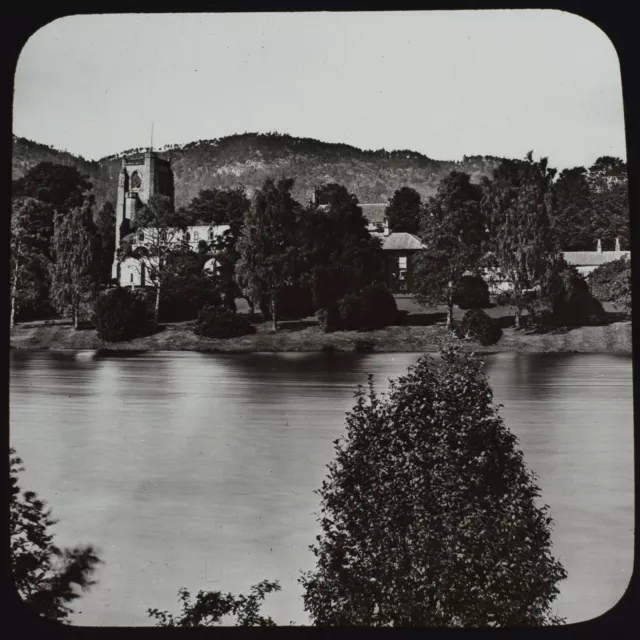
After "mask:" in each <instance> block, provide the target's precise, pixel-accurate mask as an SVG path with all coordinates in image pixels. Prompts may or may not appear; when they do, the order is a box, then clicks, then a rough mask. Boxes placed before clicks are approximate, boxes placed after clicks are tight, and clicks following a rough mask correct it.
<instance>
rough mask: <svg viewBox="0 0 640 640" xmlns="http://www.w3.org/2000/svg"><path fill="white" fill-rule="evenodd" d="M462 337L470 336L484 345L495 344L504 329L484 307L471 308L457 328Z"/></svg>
mask: <svg viewBox="0 0 640 640" xmlns="http://www.w3.org/2000/svg"><path fill="white" fill-rule="evenodd" d="M457 331H458V335H459V336H460V337H461V338H466V337H470V338H471V339H472V340H475V341H476V342H479V343H480V344H481V345H483V346H485V347H486V346H488V345H490V344H495V343H496V342H498V340H500V337H501V336H502V329H501V328H500V327H499V326H498V324H497V323H496V322H495V321H494V320H493V319H492V318H491V317H490V316H489V315H487V313H486V312H485V311H483V310H482V309H469V311H467V312H466V313H465V314H464V317H463V318H462V322H461V323H460V324H459V325H458V328H457Z"/></svg>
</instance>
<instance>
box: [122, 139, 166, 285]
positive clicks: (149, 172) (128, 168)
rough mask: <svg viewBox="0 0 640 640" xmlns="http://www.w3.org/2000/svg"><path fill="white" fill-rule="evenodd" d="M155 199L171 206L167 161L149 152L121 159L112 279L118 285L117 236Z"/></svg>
mask: <svg viewBox="0 0 640 640" xmlns="http://www.w3.org/2000/svg"><path fill="white" fill-rule="evenodd" d="M154 195H164V196H168V197H169V198H171V203H172V205H173V199H174V184H173V170H172V168H171V161H170V160H162V159H161V158H159V157H158V156H157V154H156V153H154V152H153V151H152V150H151V149H149V150H147V151H146V152H145V153H143V154H138V155H135V156H130V157H128V158H126V157H123V158H122V167H121V169H120V173H119V175H118V195H117V198H116V254H115V255H114V258H113V268H112V272H111V277H112V278H113V279H115V280H118V281H120V265H119V263H118V255H117V251H118V247H119V246H120V240H121V238H120V232H121V227H122V223H123V222H124V221H125V220H129V221H130V222H131V221H133V219H134V218H135V214H136V210H137V209H138V208H140V207H141V206H142V205H145V204H147V203H148V202H149V199H150V198H151V197H152V196H154Z"/></svg>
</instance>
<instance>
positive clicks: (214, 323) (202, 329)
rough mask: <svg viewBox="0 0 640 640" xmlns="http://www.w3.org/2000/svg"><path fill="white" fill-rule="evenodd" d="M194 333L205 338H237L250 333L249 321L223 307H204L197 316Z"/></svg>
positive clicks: (251, 328)
mask: <svg viewBox="0 0 640 640" xmlns="http://www.w3.org/2000/svg"><path fill="white" fill-rule="evenodd" d="M193 331H194V333H196V334H197V335H200V336H204V337H206V338H217V339H225V338H237V337H239V336H244V335H247V334H248V333H252V331H253V327H252V326H251V323H250V322H249V319H248V318H247V317H245V316H243V315H240V314H239V313H237V312H236V311H235V310H233V309H230V308H229V307H226V306H224V305H206V306H204V307H203V308H202V310H201V311H200V313H199V314H198V320H197V322H196V325H195V327H194V329H193Z"/></svg>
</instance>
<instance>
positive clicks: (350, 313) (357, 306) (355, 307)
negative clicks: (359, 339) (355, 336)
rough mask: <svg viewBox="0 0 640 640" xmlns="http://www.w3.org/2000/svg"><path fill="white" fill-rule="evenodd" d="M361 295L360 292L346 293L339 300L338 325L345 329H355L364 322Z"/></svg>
mask: <svg viewBox="0 0 640 640" xmlns="http://www.w3.org/2000/svg"><path fill="white" fill-rule="evenodd" d="M363 303H364V300H363V297H362V294H360V293H347V295H345V296H344V297H343V298H342V299H341V300H340V301H339V302H338V309H339V311H340V325H341V327H342V328H343V329H345V330H347V331H356V330H358V329H360V327H361V326H362V325H363V323H364V322H365V316H364V309H363Z"/></svg>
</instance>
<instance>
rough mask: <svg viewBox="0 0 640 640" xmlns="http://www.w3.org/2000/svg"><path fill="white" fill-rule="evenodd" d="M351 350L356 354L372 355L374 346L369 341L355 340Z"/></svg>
mask: <svg viewBox="0 0 640 640" xmlns="http://www.w3.org/2000/svg"><path fill="white" fill-rule="evenodd" d="M353 350H354V351H355V352H356V353H373V352H374V351H375V344H374V343H373V342H371V341H369V340H356V341H355V344H354V345H353Z"/></svg>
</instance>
